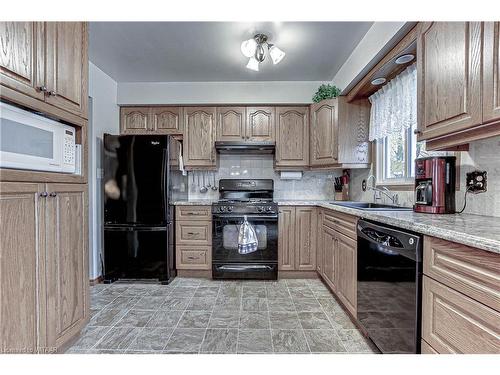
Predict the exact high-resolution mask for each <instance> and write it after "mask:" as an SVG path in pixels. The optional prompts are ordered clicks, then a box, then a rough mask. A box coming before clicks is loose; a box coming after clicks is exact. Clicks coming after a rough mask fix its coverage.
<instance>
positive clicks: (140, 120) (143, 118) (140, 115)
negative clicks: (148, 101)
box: [120, 107, 151, 134]
mask: <svg viewBox="0 0 500 375" xmlns="http://www.w3.org/2000/svg"><path fill="white" fill-rule="evenodd" d="M120 117H121V119H120V128H121V129H120V132H121V134H145V133H147V132H149V131H150V129H151V116H150V108H149V107H122V108H121V109H120Z"/></svg>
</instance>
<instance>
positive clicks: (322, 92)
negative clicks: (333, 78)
mask: <svg viewBox="0 0 500 375" xmlns="http://www.w3.org/2000/svg"><path fill="white" fill-rule="evenodd" d="M339 95H340V89H339V88H338V87H337V86H332V85H321V86H320V87H319V88H318V91H316V94H314V96H313V98H312V99H313V102H314V103H319V102H320V101H322V100H325V99H332V98H336V97H337V96H339Z"/></svg>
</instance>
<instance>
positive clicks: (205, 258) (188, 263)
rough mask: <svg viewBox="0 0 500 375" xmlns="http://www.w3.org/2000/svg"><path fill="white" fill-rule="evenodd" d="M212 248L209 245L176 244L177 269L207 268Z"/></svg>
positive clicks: (209, 263) (209, 265) (208, 267)
mask: <svg viewBox="0 0 500 375" xmlns="http://www.w3.org/2000/svg"><path fill="white" fill-rule="evenodd" d="M211 253H212V248H211V247H210V246H177V247H176V256H177V261H176V265H177V269H180V270H209V269H210V268H211V262H212V259H211V258H212V254H211Z"/></svg>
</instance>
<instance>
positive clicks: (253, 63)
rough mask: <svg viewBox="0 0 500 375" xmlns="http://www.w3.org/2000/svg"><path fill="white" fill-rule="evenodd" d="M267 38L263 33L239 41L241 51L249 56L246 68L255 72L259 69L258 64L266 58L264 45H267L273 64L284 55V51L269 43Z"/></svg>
mask: <svg viewBox="0 0 500 375" xmlns="http://www.w3.org/2000/svg"><path fill="white" fill-rule="evenodd" d="M267 39H268V37H267V35H265V34H256V35H255V36H254V37H253V38H252V39H248V40H245V41H243V43H241V53H243V55H244V56H245V57H248V58H249V60H248V64H247V68H248V69H250V70H254V71H256V72H258V71H259V64H260V63H261V62H263V61H264V60H265V59H266V49H265V48H264V47H267V52H268V54H269V56H270V57H271V60H272V61H273V64H279V62H280V61H281V60H283V58H284V57H285V55H286V54H285V52H283V51H282V50H281V49H279V48H278V47H276V46H275V45H274V44H269V43H268V42H267Z"/></svg>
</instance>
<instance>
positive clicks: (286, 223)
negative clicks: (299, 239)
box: [278, 207, 296, 271]
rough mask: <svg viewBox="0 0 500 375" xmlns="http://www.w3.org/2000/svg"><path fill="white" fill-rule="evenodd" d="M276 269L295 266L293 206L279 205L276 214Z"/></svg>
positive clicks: (293, 268) (288, 269) (289, 269)
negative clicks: (277, 213) (277, 214)
mask: <svg viewBox="0 0 500 375" xmlns="http://www.w3.org/2000/svg"><path fill="white" fill-rule="evenodd" d="M278 269H279V270H280V271H294V270H295V269H296V268H295V207H280V209H279V216H278Z"/></svg>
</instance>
